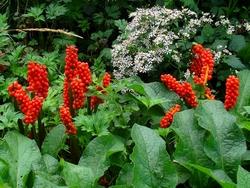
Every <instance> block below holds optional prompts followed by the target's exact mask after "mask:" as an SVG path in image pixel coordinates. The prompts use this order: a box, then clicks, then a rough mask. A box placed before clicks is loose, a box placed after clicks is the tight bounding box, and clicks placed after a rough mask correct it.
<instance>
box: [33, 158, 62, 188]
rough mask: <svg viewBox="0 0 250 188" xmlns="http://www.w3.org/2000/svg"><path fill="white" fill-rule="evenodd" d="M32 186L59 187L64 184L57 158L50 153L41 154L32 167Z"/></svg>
mask: <svg viewBox="0 0 250 188" xmlns="http://www.w3.org/2000/svg"><path fill="white" fill-rule="evenodd" d="M32 172H33V173H32V175H33V181H31V179H29V180H30V181H29V182H30V183H31V182H33V187H37V188H38V187H39V188H40V187H46V185H47V187H60V186H64V185H65V182H64V180H63V177H62V176H60V172H61V168H60V166H59V163H58V160H57V159H56V158H54V157H52V156H51V155H48V154H45V155H43V156H42V160H40V162H39V164H38V165H36V166H34V167H33V169H32Z"/></svg>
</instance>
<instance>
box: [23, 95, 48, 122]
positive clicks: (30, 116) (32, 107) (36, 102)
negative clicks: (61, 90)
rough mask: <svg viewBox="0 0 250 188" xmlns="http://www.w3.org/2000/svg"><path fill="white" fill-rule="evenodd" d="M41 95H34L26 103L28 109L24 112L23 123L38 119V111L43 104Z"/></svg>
mask: <svg viewBox="0 0 250 188" xmlns="http://www.w3.org/2000/svg"><path fill="white" fill-rule="evenodd" d="M43 100H44V98H43V97H39V96H35V97H34V98H33V99H32V100H31V101H29V103H28V110H27V112H26V113H25V116H24V119H23V122H24V123H25V124H33V123H35V121H36V120H37V119H38V117H39V114H40V111H41V109H42V105H43Z"/></svg>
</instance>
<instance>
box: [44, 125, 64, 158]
mask: <svg viewBox="0 0 250 188" xmlns="http://www.w3.org/2000/svg"><path fill="white" fill-rule="evenodd" d="M66 137H67V136H66V134H65V128H64V126H63V125H58V126H56V127H54V128H53V129H52V130H51V131H50V132H49V134H48V135H47V136H46V138H45V140H44V142H43V145H42V153H43V154H45V153H47V154H49V155H51V156H53V157H57V154H58V152H59V151H60V150H61V149H62V148H63V147H64V142H65V140H66Z"/></svg>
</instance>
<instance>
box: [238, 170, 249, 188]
mask: <svg viewBox="0 0 250 188" xmlns="http://www.w3.org/2000/svg"><path fill="white" fill-rule="evenodd" d="M249 185H250V172H248V171H246V170H245V169H244V168H242V167H241V166H239V168H238V173H237V188H245V187H247V186H249Z"/></svg>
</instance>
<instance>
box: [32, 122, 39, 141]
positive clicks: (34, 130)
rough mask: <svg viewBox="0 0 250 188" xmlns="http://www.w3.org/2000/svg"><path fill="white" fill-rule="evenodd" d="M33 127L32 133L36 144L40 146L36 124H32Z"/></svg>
mask: <svg viewBox="0 0 250 188" xmlns="http://www.w3.org/2000/svg"><path fill="white" fill-rule="evenodd" d="M31 126H32V127H31V132H32V135H33V138H34V140H35V141H36V143H37V144H39V139H38V137H37V134H36V127H35V125H34V124H32V125H31Z"/></svg>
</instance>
